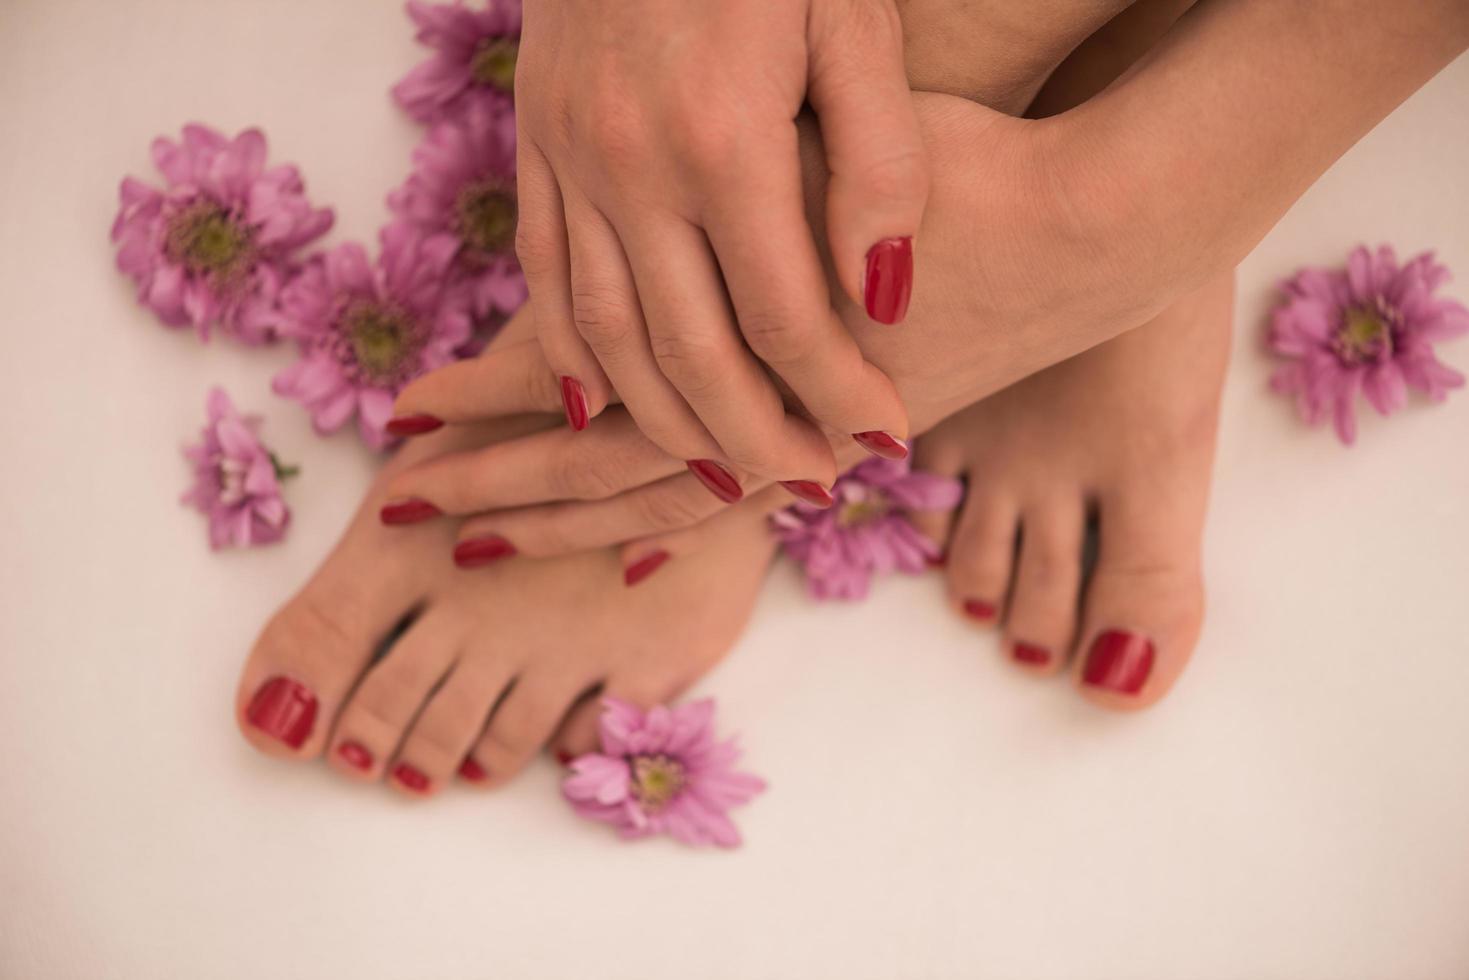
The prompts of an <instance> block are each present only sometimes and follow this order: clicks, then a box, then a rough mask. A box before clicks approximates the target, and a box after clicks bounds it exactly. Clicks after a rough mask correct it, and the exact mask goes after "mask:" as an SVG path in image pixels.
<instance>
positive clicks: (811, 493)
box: [780, 480, 836, 509]
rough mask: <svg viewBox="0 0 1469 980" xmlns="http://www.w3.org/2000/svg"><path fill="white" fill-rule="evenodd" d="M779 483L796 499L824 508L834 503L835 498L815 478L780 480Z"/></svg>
mask: <svg viewBox="0 0 1469 980" xmlns="http://www.w3.org/2000/svg"><path fill="white" fill-rule="evenodd" d="M780 485H781V486H783V487H785V488H786V489H787V490H789V491H790V492H791V494H792V495H793V496H795V497H796V498H797V499H799V500H804V501H805V502H806V503H808V504H810V505H811V506H813V507H821V508H823V509H824V508H827V507H830V506H831V505H832V504H834V503H836V498H835V497H833V496H832V495H831V491H830V490H828V489H826V487H823V486H822V485H821V484H819V483H817V482H816V481H815V480H781V481H780Z"/></svg>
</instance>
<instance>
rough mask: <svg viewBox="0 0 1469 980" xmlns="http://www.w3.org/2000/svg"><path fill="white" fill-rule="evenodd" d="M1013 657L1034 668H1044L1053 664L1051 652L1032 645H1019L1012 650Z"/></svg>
mask: <svg viewBox="0 0 1469 980" xmlns="http://www.w3.org/2000/svg"><path fill="white" fill-rule="evenodd" d="M1010 654H1011V656H1013V657H1014V658H1015V659H1016V660H1018V661H1020V662H1021V663H1023V664H1029V665H1030V666H1032V667H1044V666H1045V665H1046V664H1048V663H1050V662H1051V651H1049V650H1047V649H1046V648H1045V647H1038V646H1035V645H1034V644H1031V643H1017V644H1015V646H1014V647H1012V648H1011V650H1010Z"/></svg>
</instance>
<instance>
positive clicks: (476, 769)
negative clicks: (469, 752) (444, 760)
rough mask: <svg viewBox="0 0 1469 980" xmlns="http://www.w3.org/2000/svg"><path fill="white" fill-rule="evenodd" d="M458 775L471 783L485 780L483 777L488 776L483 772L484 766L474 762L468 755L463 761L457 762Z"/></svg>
mask: <svg viewBox="0 0 1469 980" xmlns="http://www.w3.org/2000/svg"><path fill="white" fill-rule="evenodd" d="M459 775H461V776H463V777H464V778H465V779H467V780H469V781H470V782H471V783H482V782H484V781H485V777H486V776H488V775H489V773H487V772H485V767H484V766H482V765H480V764H479V763H478V762H475V761H474V760H473V759H471V758H469V757H468V756H465V758H464V761H463V762H461V763H459Z"/></svg>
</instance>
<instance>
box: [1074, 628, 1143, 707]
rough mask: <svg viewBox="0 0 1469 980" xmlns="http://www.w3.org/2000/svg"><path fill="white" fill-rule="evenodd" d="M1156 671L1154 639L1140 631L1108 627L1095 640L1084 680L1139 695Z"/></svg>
mask: <svg viewBox="0 0 1469 980" xmlns="http://www.w3.org/2000/svg"><path fill="white" fill-rule="evenodd" d="M1152 671H1153V641H1152V640H1149V639H1148V638H1147V637H1146V636H1142V635H1140V634H1138V633H1127V632H1124V631H1122V630H1108V631H1107V632H1105V633H1102V634H1100V635H1098V636H1097V638H1096V639H1095V640H1093V641H1092V648H1091V650H1090V651H1089V652H1088V653H1087V655H1086V667H1085V668H1083V670H1082V673H1081V679H1082V680H1083V681H1085V682H1086V683H1088V684H1090V685H1091V686H1092V687H1101V688H1105V689H1107V690H1109V691H1116V692H1118V693H1119V694H1136V693H1137V692H1138V691H1141V690H1142V689H1143V684H1145V683H1147V680H1148V674H1150V673H1152Z"/></svg>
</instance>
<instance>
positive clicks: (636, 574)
mask: <svg viewBox="0 0 1469 980" xmlns="http://www.w3.org/2000/svg"><path fill="white" fill-rule="evenodd" d="M668 559H669V554H668V552H666V551H664V550H663V549H661V548H660V549H658V550H657V551H655V552H652V553H651V554H647V555H644V556H643V557H641V558H639V559H638V560H637V561H635V562H633V563H632V564H631V565H629V566H627V567H626V568H624V569H623V570H622V584H623V585H627V586H634V585H637V584H638V583H639V582H641V581H642V580H643V579H645V578H647V577H648V576H649V575H652V574H653V573H654V572H656V571H658V566H659V565H662V564H663V563H664V562H666V561H667V560H668Z"/></svg>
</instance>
